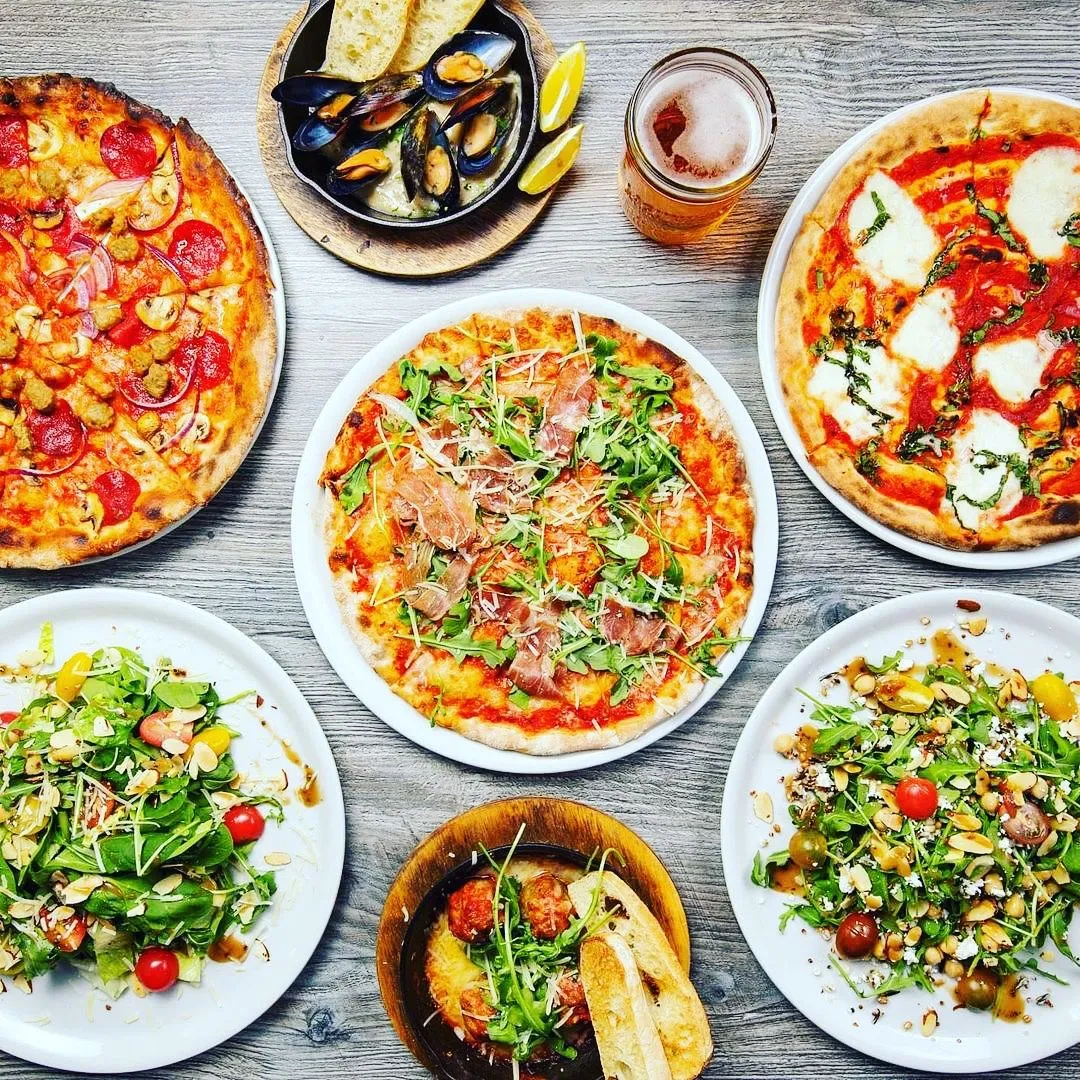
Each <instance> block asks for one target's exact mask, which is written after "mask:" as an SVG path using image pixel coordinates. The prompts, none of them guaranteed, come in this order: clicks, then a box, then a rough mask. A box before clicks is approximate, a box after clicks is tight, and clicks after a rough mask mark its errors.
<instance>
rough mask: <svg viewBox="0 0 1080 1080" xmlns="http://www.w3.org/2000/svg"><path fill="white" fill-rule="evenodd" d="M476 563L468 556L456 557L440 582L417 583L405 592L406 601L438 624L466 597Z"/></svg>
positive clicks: (442, 575)
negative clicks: (470, 576)
mask: <svg viewBox="0 0 1080 1080" xmlns="http://www.w3.org/2000/svg"><path fill="white" fill-rule="evenodd" d="M475 561H476V560H475V559H473V558H471V557H470V556H467V555H457V556H455V557H454V558H453V559H451V560H450V564H449V565H448V566H447V568H446V569H445V570H444V571H443V572H442V574H441V575H440V576H439V580H438V581H420V582H417V583H416V584H414V585H413V586H412V587H411V588H409V589H407V590H406V591H405V599H406V600H407V601H408V602H409V603H410V604H412V606H413V607H414V608H416V610H417V611H421V612H423V613H424V614H425V615H426V616H427V617H428V618H429V619H432V620H434V621H435V622H438V620H439V619H443V618H445V617H446V614H447V612H448V611H449V610H450V609H451V608H452V607H453V606H454V605H455V604H456V603H457V602H458V601H459V600H460V599H461V598H462V597H463V596H464V595H465V591H466V589H467V587H468V584H469V575H470V574H471V573H472V569H473V566H474V564H475ZM429 565H430V562H429Z"/></svg>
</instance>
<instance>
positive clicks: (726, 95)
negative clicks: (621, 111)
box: [619, 48, 776, 244]
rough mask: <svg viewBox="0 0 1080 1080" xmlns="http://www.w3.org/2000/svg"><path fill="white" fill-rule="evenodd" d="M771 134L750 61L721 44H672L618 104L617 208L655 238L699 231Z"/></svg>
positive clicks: (724, 212)
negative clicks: (622, 136) (621, 150)
mask: <svg viewBox="0 0 1080 1080" xmlns="http://www.w3.org/2000/svg"><path fill="white" fill-rule="evenodd" d="M775 136H776V102H775V101H774V100H773V96H772V91H771V90H770V89H769V84H768V83H767V82H766V81H765V79H764V78H763V77H762V75H761V73H760V72H759V71H758V70H757V68H755V67H754V66H753V65H752V64H750V63H748V62H747V61H746V60H743V59H742V58H741V57H739V56H736V55H735V54H734V53H731V52H727V51H725V50H724V49H710V48H697V49H684V50H682V51H681V52H676V53H672V54H671V55H670V56H667V57H665V58H664V59H663V60H661V61H660V62H659V63H658V64H656V65H655V66H654V67H653V68H652V69H651V70H650V71H649V72H648V74H646V76H645V78H643V79H642V80H641V82H640V83H638V86H637V89H636V90H635V91H634V94H633V96H632V97H631V98H630V104H629V105H628V106H627V109H626V153H625V154H624V156H623V160H622V165H621V166H620V169H619V186H620V191H621V197H622V205H623V210H624V211H625V212H626V216H627V217H628V218H629V219H630V222H631V223H632V224H633V225H634V226H635V228H637V229H638V230H639V231H640V232H642V233H644V234H645V235H646V236H648V237H651V238H652V239H653V240H659V241H660V242H661V243H663V244H685V243H689V242H690V241H692V240H697V239H699V238H700V237H702V236H707V235H708V234H709V233H711V232H714V231H715V230H716V229H717V228H718V227H719V226H720V223H721V222H722V221H723V220H724V218H726V217H727V216H728V214H729V213H730V212H731V209H732V207H733V206H734V205H735V203H736V201H737V200H738V198H739V196H740V195H741V194H742V193H743V191H745V190H746V188H748V187H749V186H750V184H752V183H753V181H754V178H755V177H756V176H757V175H758V173H760V172H761V170H762V169H763V168H764V166H765V162H766V161H767V160H768V157H769V152H770V151H771V150H772V145H773V140H774V138H775Z"/></svg>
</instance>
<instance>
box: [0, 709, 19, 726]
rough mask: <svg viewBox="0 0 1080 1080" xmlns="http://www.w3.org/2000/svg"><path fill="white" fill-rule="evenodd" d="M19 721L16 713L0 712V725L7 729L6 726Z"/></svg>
mask: <svg viewBox="0 0 1080 1080" xmlns="http://www.w3.org/2000/svg"><path fill="white" fill-rule="evenodd" d="M18 719H19V714H18V713H17V712H0V725H2V726H3V727H7V726H8V724H11V723H14V721H16V720H18Z"/></svg>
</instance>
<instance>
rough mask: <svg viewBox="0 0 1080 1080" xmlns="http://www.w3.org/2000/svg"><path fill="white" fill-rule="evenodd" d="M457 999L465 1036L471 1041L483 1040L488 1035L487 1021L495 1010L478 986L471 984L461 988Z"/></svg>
mask: <svg viewBox="0 0 1080 1080" xmlns="http://www.w3.org/2000/svg"><path fill="white" fill-rule="evenodd" d="M458 1000H459V1004H460V1005H461V1026H462V1027H463V1028H464V1029H465V1037H466V1038H467V1039H469V1040H470V1041H471V1042H484V1041H485V1040H486V1039H487V1037H488V1029H487V1026H488V1021H489V1020H490V1019H491V1018H492V1017H493V1016H494V1015H495V1010H494V1009H493V1008H492V1007H491V1006H490V1005H489V1004H488V1003H487V998H486V997H485V996H484V991H483V990H482V989H481V988H480V987H479V986H472V987H470V988H469V989H468V990H462V991H461V997H460V998H459V999H458Z"/></svg>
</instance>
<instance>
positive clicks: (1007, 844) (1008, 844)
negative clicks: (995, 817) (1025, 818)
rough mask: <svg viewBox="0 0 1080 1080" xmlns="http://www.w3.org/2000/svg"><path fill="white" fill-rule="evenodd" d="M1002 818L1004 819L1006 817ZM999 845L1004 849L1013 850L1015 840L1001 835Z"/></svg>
mask: <svg viewBox="0 0 1080 1080" xmlns="http://www.w3.org/2000/svg"><path fill="white" fill-rule="evenodd" d="M1002 820H1004V818H1003V819H1002ZM998 847H999V848H1001V850H1002V851H1012V849H1013V842H1012V841H1011V840H1010V839H1009V838H1008V837H1007V836H999V837H998Z"/></svg>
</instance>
